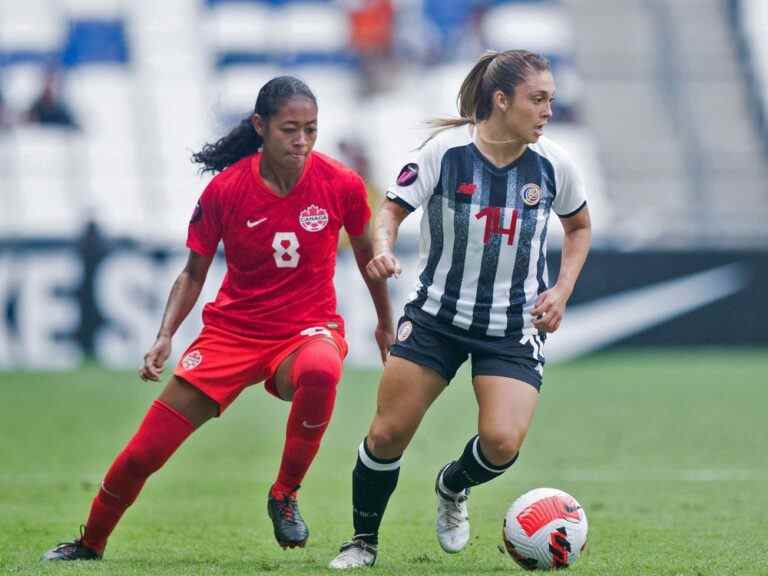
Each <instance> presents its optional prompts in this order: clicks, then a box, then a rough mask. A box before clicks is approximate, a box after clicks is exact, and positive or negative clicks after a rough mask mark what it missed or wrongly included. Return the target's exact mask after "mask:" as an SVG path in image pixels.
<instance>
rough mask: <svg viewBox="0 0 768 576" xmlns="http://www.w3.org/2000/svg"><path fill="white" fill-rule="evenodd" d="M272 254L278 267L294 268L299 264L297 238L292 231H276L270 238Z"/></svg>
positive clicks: (299, 256)
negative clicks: (273, 236) (272, 238)
mask: <svg viewBox="0 0 768 576" xmlns="http://www.w3.org/2000/svg"><path fill="white" fill-rule="evenodd" d="M272 248H274V249H275V253H274V254H273V256H274V257H275V264H276V265H277V267H278V268H296V266H298V265H299V259H300V258H301V255H300V254H299V239H298V238H296V234H295V233H293V232H276V233H275V238H274V240H272Z"/></svg>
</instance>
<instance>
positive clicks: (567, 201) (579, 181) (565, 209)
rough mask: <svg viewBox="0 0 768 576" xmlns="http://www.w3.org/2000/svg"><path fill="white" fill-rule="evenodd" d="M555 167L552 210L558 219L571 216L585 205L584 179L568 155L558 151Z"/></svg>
mask: <svg viewBox="0 0 768 576" xmlns="http://www.w3.org/2000/svg"><path fill="white" fill-rule="evenodd" d="M558 152H559V154H558V162H557V164H556V165H555V182H556V186H557V195H556V196H555V199H554V201H553V202H552V209H553V210H554V211H555V214H557V215H558V216H560V217H564V218H565V217H568V216H573V215H574V214H575V213H576V212H578V211H579V210H581V209H582V208H583V207H584V205H585V204H586V203H587V194H586V191H585V186H584V179H583V178H582V176H581V173H580V172H579V170H578V169H577V168H576V164H574V162H573V160H572V159H571V157H570V156H568V154H566V153H565V152H564V151H562V150H559V151H558Z"/></svg>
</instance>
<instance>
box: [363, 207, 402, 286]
mask: <svg viewBox="0 0 768 576" xmlns="http://www.w3.org/2000/svg"><path fill="white" fill-rule="evenodd" d="M408 214H410V211H408V210H406V209H405V208H404V207H403V206H402V205H400V204H398V203H397V202H393V201H392V200H385V201H384V203H383V204H382V205H381V208H379V211H378V213H377V214H376V220H375V223H374V233H373V258H371V260H370V262H368V264H367V266H366V267H365V270H366V272H367V273H368V276H370V277H371V278H373V279H374V280H384V279H386V278H389V277H391V276H394V277H395V278H397V277H398V276H399V275H400V262H399V261H398V260H397V257H396V256H395V243H396V242H397V231H398V229H399V228H400V224H401V223H402V222H403V220H405V217H406V216H408Z"/></svg>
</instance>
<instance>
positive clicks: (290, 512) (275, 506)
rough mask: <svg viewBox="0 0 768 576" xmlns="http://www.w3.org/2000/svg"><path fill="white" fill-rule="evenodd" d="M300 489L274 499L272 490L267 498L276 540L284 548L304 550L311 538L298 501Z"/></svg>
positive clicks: (268, 511)
mask: <svg viewBox="0 0 768 576" xmlns="http://www.w3.org/2000/svg"><path fill="white" fill-rule="evenodd" d="M298 489H299V487H298V486H296V488H295V489H294V490H293V492H291V493H290V494H286V495H284V496H283V497H282V498H275V497H273V496H272V490H270V491H269V497H268V498H267V513H268V514H269V517H270V519H271V520H272V526H273V527H274V530H275V539H276V540H277V543H278V544H280V546H282V547H283V548H295V547H296V546H298V547H299V548H303V547H304V545H305V544H306V543H307V538H309V528H307V525H306V523H305V522H304V518H302V517H301V513H300V512H299V503H298V502H297V501H296V491H297V490H298Z"/></svg>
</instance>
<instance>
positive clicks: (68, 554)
mask: <svg viewBox="0 0 768 576" xmlns="http://www.w3.org/2000/svg"><path fill="white" fill-rule="evenodd" d="M84 537H85V526H80V538H78V539H76V540H73V541H72V542H62V543H61V544H59V545H58V546H56V548H53V549H51V550H48V552H46V553H45V554H43V557H42V558H41V560H46V561H48V560H101V554H100V553H99V552H97V551H96V550H94V549H93V548H89V547H88V546H86V545H85V544H84V543H83V538H84Z"/></svg>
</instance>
